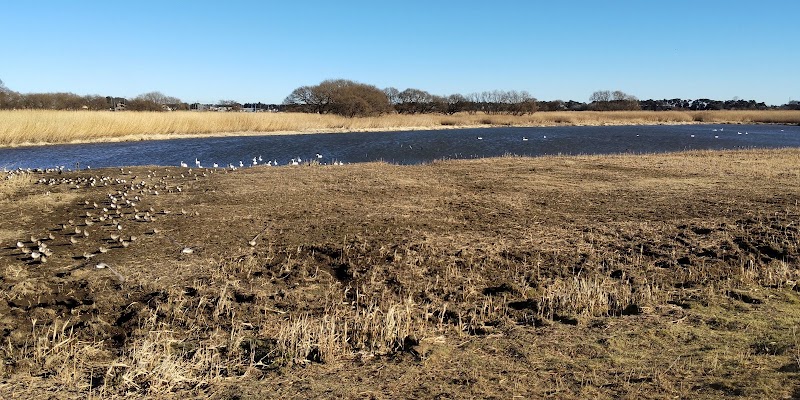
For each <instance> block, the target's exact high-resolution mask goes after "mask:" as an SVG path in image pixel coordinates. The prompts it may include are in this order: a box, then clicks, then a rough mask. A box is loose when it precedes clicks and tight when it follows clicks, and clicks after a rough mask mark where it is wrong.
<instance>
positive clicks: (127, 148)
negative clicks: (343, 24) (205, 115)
mask: <svg viewBox="0 0 800 400" xmlns="http://www.w3.org/2000/svg"><path fill="white" fill-rule="evenodd" d="M775 147H800V127H798V126H783V125H670V126H604V127H574V126H569V127H547V128H480V129H457V130H439V131H403V132H363V133H341V134H314V135H287V136H246V137H222V138H193V139H175V140H157V141H142V142H126V143H97V144H73V145H53V146H37V147H23V148H9V149H0V169H2V168H7V169H13V168H51V167H56V166H65V167H66V168H70V169H71V168H75V166H76V165H79V166H80V168H85V167H87V166H91V167H113V166H134V165H172V166H178V165H180V163H181V162H183V163H186V164H187V165H188V166H190V167H193V166H195V160H198V161H199V162H200V163H201V165H202V166H204V167H211V166H212V165H213V164H214V163H216V164H218V165H219V166H220V167H226V166H228V165H234V166H236V167H238V166H239V165H244V166H250V165H252V164H253V161H254V158H255V161H256V162H257V163H258V164H266V163H267V162H270V161H273V162H275V161H277V163H278V165H287V164H289V163H291V160H292V159H294V160H295V161H298V160H299V161H300V162H301V163H302V162H305V161H310V160H316V161H319V162H320V163H324V164H331V163H334V162H339V161H341V162H345V163H358V162H368V161H378V160H382V161H386V162H390V163H396V164H418V163H425V162H430V161H433V160H437V159H463V158H481V157H496V156H502V155H509V154H512V155H520V156H540V155H554V154H613V153H659V152H671V151H681V150H690V149H738V148H775ZM259 160H260V161H259Z"/></svg>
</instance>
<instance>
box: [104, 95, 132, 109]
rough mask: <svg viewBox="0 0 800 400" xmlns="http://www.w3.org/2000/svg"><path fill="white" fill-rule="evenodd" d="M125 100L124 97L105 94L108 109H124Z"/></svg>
mask: <svg viewBox="0 0 800 400" xmlns="http://www.w3.org/2000/svg"><path fill="white" fill-rule="evenodd" d="M126 102H127V100H125V98H124V97H113V96H106V103H108V109H109V110H111V111H125V107H126V106H125V103H126Z"/></svg>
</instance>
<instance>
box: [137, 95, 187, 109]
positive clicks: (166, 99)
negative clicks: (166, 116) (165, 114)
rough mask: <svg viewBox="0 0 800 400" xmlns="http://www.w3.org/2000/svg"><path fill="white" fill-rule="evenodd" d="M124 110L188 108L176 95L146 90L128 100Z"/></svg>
mask: <svg viewBox="0 0 800 400" xmlns="http://www.w3.org/2000/svg"><path fill="white" fill-rule="evenodd" d="M125 105H126V110H130V111H173V110H188V109H189V105H188V104H186V103H184V102H182V101H181V99H179V98H177V97H172V96H167V95H165V94H163V93H161V92H147V93H143V94H140V95H138V96H136V97H134V98H133V99H131V100H128V101H127V102H126V103H125Z"/></svg>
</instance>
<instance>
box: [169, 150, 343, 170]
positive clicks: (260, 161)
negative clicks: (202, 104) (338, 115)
mask: <svg viewBox="0 0 800 400" xmlns="http://www.w3.org/2000/svg"><path fill="white" fill-rule="evenodd" d="M322 158H323V156H322V154H320V153H316V154H315V155H314V159H312V160H306V161H305V162H304V161H303V159H302V158H300V157H297V158H292V159H291V160H289V161H288V162H287V163H286V164H285V165H303V164H305V165H311V164H312V163H313V162H316V163H318V164H322V165H325V163H321V162H320V160H322ZM179 165H180V166H181V167H183V168H189V164H187V163H186V162H184V161H181V162H180V164H179ZM194 165H195V167H196V168H207V167H204V166H203V164H202V163H201V162H200V160H199V159H198V158H195V159H194ZM259 165H266V166H268V167H277V166H279V165H281V164H280V163H279V162H278V160H277V159H273V160H267V162H266V163H265V162H264V158H263V157H262V156H260V155H259V156H257V157H253V160H252V161H251V162H249V163H245V162H244V161H243V160H239V164H238V165H236V164H233V163H229V164H228V165H227V167H226V168H227V169H229V170H231V171H235V170H237V169H239V168H245V167H256V166H259ZM331 165H344V163H343V162H341V161H337V160H334V161H333V162H332V163H331ZM210 168H220V165H219V164H218V163H212V164H211V167H210Z"/></svg>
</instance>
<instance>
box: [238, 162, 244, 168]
mask: <svg viewBox="0 0 800 400" xmlns="http://www.w3.org/2000/svg"><path fill="white" fill-rule="evenodd" d="M242 167H244V163H243V162H242V160H239V168H242Z"/></svg>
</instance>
